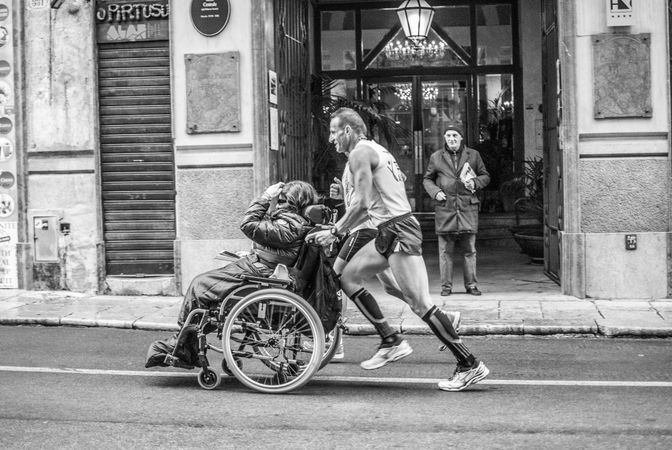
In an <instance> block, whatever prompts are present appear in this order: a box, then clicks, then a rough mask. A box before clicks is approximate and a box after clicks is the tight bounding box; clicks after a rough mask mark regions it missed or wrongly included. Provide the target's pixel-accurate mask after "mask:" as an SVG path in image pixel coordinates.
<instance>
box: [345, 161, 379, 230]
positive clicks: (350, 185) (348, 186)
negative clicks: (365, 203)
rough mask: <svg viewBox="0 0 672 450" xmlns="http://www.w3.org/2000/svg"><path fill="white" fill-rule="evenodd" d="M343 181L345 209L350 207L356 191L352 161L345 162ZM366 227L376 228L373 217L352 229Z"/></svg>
mask: <svg viewBox="0 0 672 450" xmlns="http://www.w3.org/2000/svg"><path fill="white" fill-rule="evenodd" d="M341 181H342V183H343V203H345V209H348V208H350V205H351V204H352V196H353V194H354V193H355V182H354V180H353V177H352V172H351V171H350V163H349V162H347V163H345V169H344V170H343V177H342V178H341ZM364 228H376V226H375V225H374V224H373V222H371V219H367V220H366V222H363V223H361V224H359V225H357V226H356V227H354V228H353V229H351V230H350V231H351V232H352V231H357V230H361V229H364Z"/></svg>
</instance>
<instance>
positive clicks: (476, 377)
mask: <svg viewBox="0 0 672 450" xmlns="http://www.w3.org/2000/svg"><path fill="white" fill-rule="evenodd" d="M489 373H490V371H489V370H488V368H487V367H485V364H483V361H481V362H479V363H478V365H477V366H476V367H474V368H473V369H469V370H465V371H464V372H460V371H458V368H457V367H456V368H455V373H453V376H452V377H450V378H449V379H448V380H445V381H439V389H441V390H442V391H451V392H455V391H461V390H462V389H466V388H467V387H469V386H471V385H472V384H476V383H478V382H479V381H481V380H482V379H483V378H485V377H487V376H488V374H489Z"/></svg>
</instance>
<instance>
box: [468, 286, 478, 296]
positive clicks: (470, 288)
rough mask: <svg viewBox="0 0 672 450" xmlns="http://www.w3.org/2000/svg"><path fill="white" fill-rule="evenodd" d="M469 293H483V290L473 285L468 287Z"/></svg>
mask: <svg viewBox="0 0 672 450" xmlns="http://www.w3.org/2000/svg"><path fill="white" fill-rule="evenodd" d="M467 294H471V295H481V291H479V290H478V288H477V287H476V286H473V287H468V288H467Z"/></svg>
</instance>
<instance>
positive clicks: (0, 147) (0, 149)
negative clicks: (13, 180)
mask: <svg viewBox="0 0 672 450" xmlns="http://www.w3.org/2000/svg"><path fill="white" fill-rule="evenodd" d="M13 154H14V147H13V146H12V142H11V141H10V140H9V139H7V138H5V137H0V162H3V161H7V160H8V159H9V158H11V157H12V155H13Z"/></svg>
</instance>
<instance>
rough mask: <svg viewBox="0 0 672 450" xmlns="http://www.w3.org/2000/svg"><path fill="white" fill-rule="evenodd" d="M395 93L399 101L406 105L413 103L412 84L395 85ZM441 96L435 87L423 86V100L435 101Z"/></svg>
mask: <svg viewBox="0 0 672 450" xmlns="http://www.w3.org/2000/svg"><path fill="white" fill-rule="evenodd" d="M394 90H395V93H396V94H397V97H399V100H401V101H402V102H404V103H408V102H410V101H411V83H397V84H395V85H394ZM438 95H439V88H438V87H436V86H435V85H429V86H423V87H422V98H423V100H428V101H433V100H436V97H438Z"/></svg>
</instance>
